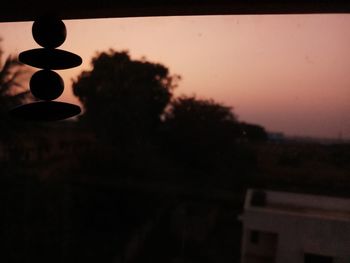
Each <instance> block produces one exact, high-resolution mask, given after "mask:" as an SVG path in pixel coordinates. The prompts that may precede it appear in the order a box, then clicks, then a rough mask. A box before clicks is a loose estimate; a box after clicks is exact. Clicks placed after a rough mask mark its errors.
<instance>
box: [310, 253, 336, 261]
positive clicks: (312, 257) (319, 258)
mask: <svg viewBox="0 0 350 263" xmlns="http://www.w3.org/2000/svg"><path fill="white" fill-rule="evenodd" d="M304 262H305V263H333V258H332V257H330V256H323V255H316V254H311V253H305V254H304Z"/></svg>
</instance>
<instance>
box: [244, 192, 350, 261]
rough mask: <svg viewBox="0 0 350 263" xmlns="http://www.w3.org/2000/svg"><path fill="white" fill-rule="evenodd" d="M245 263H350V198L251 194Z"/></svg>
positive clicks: (246, 213) (246, 211)
mask: <svg viewBox="0 0 350 263" xmlns="http://www.w3.org/2000/svg"><path fill="white" fill-rule="evenodd" d="M240 220H241V221H242V223H243V236H242V255H241V262H242V263H268V262H276V263H302V262H305V263H316V262H317V263H331V262H332V263H345V262H350V199H343V198H334V197H326V196H316V195H306V194H295V193H287V192H273V191H261V190H253V189H250V190H248V191H247V194H246V199H245V204H244V212H243V214H242V215H241V216H240Z"/></svg>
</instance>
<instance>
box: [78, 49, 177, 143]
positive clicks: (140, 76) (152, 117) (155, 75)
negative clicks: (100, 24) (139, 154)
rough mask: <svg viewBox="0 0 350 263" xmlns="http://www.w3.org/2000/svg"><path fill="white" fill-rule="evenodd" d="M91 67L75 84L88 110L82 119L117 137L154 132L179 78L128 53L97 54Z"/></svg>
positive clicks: (161, 67)
mask: <svg viewBox="0 0 350 263" xmlns="http://www.w3.org/2000/svg"><path fill="white" fill-rule="evenodd" d="M92 66H93V69H92V70H91V71H84V72H82V73H81V74H80V76H79V77H78V78H77V80H76V81H75V82H74V83H73V92H74V94H75V95H76V96H77V97H78V98H79V99H80V101H81V102H82V103H83V105H84V108H85V114H84V115H83V119H85V120H88V123H90V124H92V125H93V126H94V127H95V128H97V129H102V130H103V131H104V132H110V133H112V134H114V135H116V134H115V132H118V135H120V136H131V135H132V134H135V135H137V136H144V135H147V134H150V133H152V132H153V131H154V129H155V128H156V127H157V126H158V125H159V124H160V122H161V116H162V114H163V112H164V109H165V107H166V106H167V105H168V103H169V101H170V99H171V97H172V90H173V89H174V88H175V87H176V83H177V80H178V79H179V76H176V75H175V76H174V75H173V76H171V75H170V74H169V70H168V69H167V68H166V67H165V66H163V65H161V64H158V63H151V62H147V61H145V60H132V59H131V58H130V56H129V54H128V53H127V52H116V51H114V50H110V51H108V52H103V53H100V54H98V55H97V56H96V57H95V58H93V60H92ZM114 137H115V136H114Z"/></svg>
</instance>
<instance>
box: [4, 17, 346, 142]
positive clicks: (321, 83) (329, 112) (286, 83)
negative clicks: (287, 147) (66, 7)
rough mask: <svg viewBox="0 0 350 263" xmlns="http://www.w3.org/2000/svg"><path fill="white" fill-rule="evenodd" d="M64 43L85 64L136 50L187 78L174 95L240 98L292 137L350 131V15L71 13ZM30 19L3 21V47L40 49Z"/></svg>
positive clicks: (241, 114) (248, 113)
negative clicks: (102, 54)
mask: <svg viewBox="0 0 350 263" xmlns="http://www.w3.org/2000/svg"><path fill="white" fill-rule="evenodd" d="M65 24H66V26H67V30H68V36H67V40H66V42H65V43H64V44H63V45H62V46H61V47H60V48H61V49H65V50H68V51H71V52H74V53H76V54H79V55H80V56H81V57H82V58H83V61H84V63H83V65H82V66H80V67H78V68H75V69H69V70H62V71H58V73H59V74H60V75H61V76H62V77H63V78H64V79H65V84H66V90H65V93H64V95H63V96H62V97H61V98H60V99H59V100H62V101H69V102H73V103H78V101H77V99H76V98H74V96H73V95H72V92H71V79H72V78H76V76H77V75H78V74H79V73H80V72H81V71H82V70H86V69H89V68H90V61H91V58H92V57H93V56H94V55H95V54H96V52H97V51H105V50H108V49H109V48H113V49H115V50H129V52H130V54H131V56H132V58H134V59H139V58H141V57H146V58H147V59H148V60H149V61H151V62H159V63H162V64H164V65H166V66H167V67H168V68H169V69H170V72H171V73H173V74H179V75H181V76H182V78H183V79H182V80H181V82H180V83H179V84H180V85H179V87H178V89H177V90H176V95H180V94H188V95H192V94H196V95H197V97H199V98H213V99H214V100H216V101H218V102H222V103H224V104H226V105H229V106H232V107H233V110H234V112H235V114H236V115H237V116H238V118H239V119H240V120H241V121H246V122H252V123H257V124H260V125H263V126H264V127H265V128H266V129H267V130H268V131H275V132H283V133H285V134H288V135H303V136H317V137H330V138H337V137H340V136H341V137H343V138H350V15H298V16H296V15H288V16H287V15H275V16H261V15H259V16H197V17H194V16H189V17H151V18H118V19H98V20H96V19H95V20H70V21H65ZM31 25H32V23H29V22H23V23H0V36H1V37H2V38H3V41H2V43H1V46H2V48H3V50H4V51H5V55H8V54H18V53H19V52H21V51H24V50H28V49H31V48H37V47H38V45H37V44H36V43H35V42H34V40H33V38H32V36H31Z"/></svg>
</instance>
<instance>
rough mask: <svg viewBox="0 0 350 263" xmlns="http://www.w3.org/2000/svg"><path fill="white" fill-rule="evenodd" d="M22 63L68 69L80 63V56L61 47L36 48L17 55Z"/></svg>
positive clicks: (39, 66)
mask: <svg viewBox="0 0 350 263" xmlns="http://www.w3.org/2000/svg"><path fill="white" fill-rule="evenodd" d="M18 59H19V61H21V62H22V63H24V64H27V65H30V66H32V67H36V68H42V69H68V68H74V67H78V66H80V65H81V63H82V62H83V61H82V59H81V57H79V56H78V55H76V54H73V53H71V52H68V51H65V50H61V49H51V48H50V49H48V48H36V49H31V50H27V51H24V52H22V53H20V54H19V56H18Z"/></svg>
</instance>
